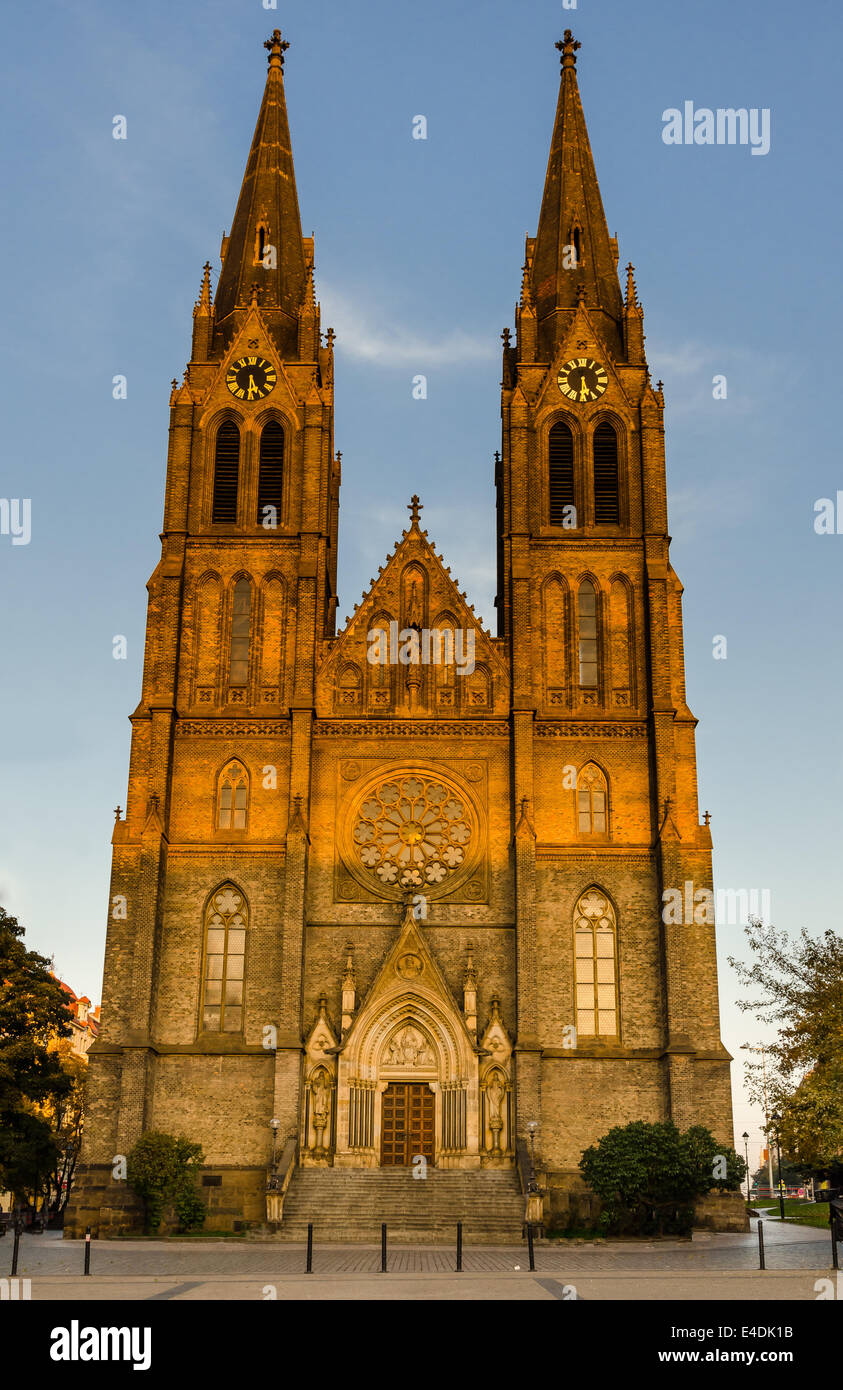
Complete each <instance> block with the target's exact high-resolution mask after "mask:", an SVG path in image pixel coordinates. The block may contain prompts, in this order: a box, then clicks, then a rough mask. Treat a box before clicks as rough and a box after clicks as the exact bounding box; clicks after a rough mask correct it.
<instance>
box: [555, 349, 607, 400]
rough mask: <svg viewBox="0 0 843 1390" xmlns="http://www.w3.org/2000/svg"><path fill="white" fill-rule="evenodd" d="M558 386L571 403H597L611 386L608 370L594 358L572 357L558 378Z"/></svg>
mask: <svg viewBox="0 0 843 1390" xmlns="http://www.w3.org/2000/svg"><path fill="white" fill-rule="evenodd" d="M556 385H557V386H558V387H559V390H560V391H561V392H562V395H563V396H567V398H568V400H569V401H580V402H583V403H585V402H587V401H596V400H598V399H599V398H600V397H601V396H602V395H603V392H604V391H605V390H606V387H607V386H608V385H609V378H608V376H607V375H606V368H605V367H603V366H602V365H601V364H600V363H599V362H595V361H594V358H593V357H572V358H571V361H570V362H566V363H565V365H564V367H563V368H562V369H561V371H560V373H559V375H558V377H557V378H556Z"/></svg>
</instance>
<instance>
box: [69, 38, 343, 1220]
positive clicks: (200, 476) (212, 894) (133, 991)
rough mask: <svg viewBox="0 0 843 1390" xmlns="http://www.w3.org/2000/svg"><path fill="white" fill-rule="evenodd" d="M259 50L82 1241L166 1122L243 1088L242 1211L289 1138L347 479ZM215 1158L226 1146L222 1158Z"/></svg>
mask: <svg viewBox="0 0 843 1390" xmlns="http://www.w3.org/2000/svg"><path fill="white" fill-rule="evenodd" d="M265 46H266V48H267V50H268V55H269V57H268V65H269V70H268V73H267V77H266V86H265V90H264V94H263V100H262V102H261V107H260V112H259V115H258V120H257V125H256V127H255V132H254V136H253V139H252V145H251V150H250V153H249V158H248V163H247V165H246V171H245V174H244V177H243V184H242V188H241V190H240V196H239V199H238V202H237V209H236V212H235V214H234V221H233V223H232V224H231V230H230V232H229V233H228V235H225V236H223V239H222V246H221V253H220V254H221V262H222V265H221V269H220V274H219V280H218V283H217V287H216V294H215V295H213V296H212V292H211V267H210V264H208V263H206V265H205V268H204V274H203V277H202V283H201V290H200V294H199V298H198V301H197V303H196V305H195V308H194V311H193V334H192V346H191V356H190V361H189V362H188V364H187V368H186V370H185V373H184V379H183V381H182V383H181V385H179V384H178V383H177V382H176V381H174V382H173V386H172V392H171V395H170V428H169V447H168V454H167V478H166V492H165V502H164V525H163V531H162V535H161V560H160V562H159V564H158V566H157V568H156V570H155V572H154V573H153V575H152V577H151V579H150V581H149V584H148V586H147V587H148V590H149V603H148V617H147V630H146V648H145V657H144V669H143V687H142V694H141V699H140V703H139V704H138V706H137V708H136V710H135V711H134V713H133V715H132V716H131V723H132V747H131V762H130V772H129V787H128V798H127V809H126V816H125V819H119V818H118V821H117V823H116V825H115V827H114V833H113V866H112V879H111V889H110V906H109V919H108V934H107V942H106V962H105V977H104V985H103V994H104V1016H105V1022H104V1027H103V1029H102V1032H101V1035H100V1037H101V1044H102V1045H101V1047H100V1049H99V1051H98V1052H97V1053H95V1054H94V1055H93V1056H92V1057H91V1059H90V1063H91V1070H90V1082H89V1097H90V1104H91V1108H92V1115H93V1122H92V1125H91V1127H90V1132H89V1134H88V1136H87V1140H86V1152H85V1155H84V1164H83V1168H82V1171H81V1172H80V1175H79V1180H78V1182H77V1185H76V1189H75V1192H74V1199H73V1211H74V1212H76V1214H77V1215H76V1218H74V1219H76V1220H77V1224H78V1223H81V1224H82V1225H83V1226H84V1224H85V1223H84V1217H83V1215H80V1214H79V1213H82V1212H83V1211H84V1210H85V1209H87V1211H88V1219H90V1214H91V1212H92V1211H93V1210H97V1211H99V1210H100V1209H102V1207H103V1206H105V1207H106V1208H108V1207H109V1206H111V1205H113V1206H114V1208H115V1209H117V1208H119V1207H120V1206H121V1203H124V1202H125V1201H127V1200H128V1198H126V1197H125V1184H124V1185H123V1188H122V1189H121V1188H119V1186H118V1185H115V1183H114V1182H113V1181H112V1179H111V1178H110V1176H109V1172H108V1163H109V1162H110V1158H111V1155H113V1154H114V1153H123V1154H125V1153H128V1151H129V1149H130V1148H131V1146H132V1144H133V1143H134V1142H135V1141H136V1140H137V1138H138V1137H139V1136H140V1134H141V1133H142V1132H143V1131H144V1130H147V1129H149V1128H150V1127H152V1126H153V1125H154V1124H157V1125H158V1127H160V1128H164V1129H168V1128H179V1127H180V1129H181V1130H184V1128H185V1127H186V1126H187V1125H188V1123H190V1122H191V1120H193V1121H194V1122H195V1124H198V1123H199V1121H198V1116H200V1115H203V1116H204V1115H209V1116H214V1115H217V1117H218V1114H219V1107H220V1104H221V1098H222V1096H223V1095H224V1096H225V1097H226V1101H225V1104H226V1106H227V1105H229V1104H230V1097H231V1096H232V1095H234V1094H236V1093H238V1092H239V1091H240V1088H243V1094H247V1095H253V1096H257V1097H260V1098H261V1100H260V1105H259V1107H251V1108H250V1107H247V1112H248V1113H244V1115H243V1116H241V1117H240V1120H239V1121H238V1131H239V1138H238V1141H237V1155H236V1156H237V1160H238V1162H239V1164H240V1168H241V1169H242V1170H243V1173H247V1172H248V1171H249V1170H250V1166H251V1168H253V1169H254V1170H255V1171H256V1172H258V1177H256V1178H255V1179H254V1182H255V1184H256V1190H255V1192H251V1191H250V1190H246V1189H245V1188H244V1190H243V1192H242V1193H241V1194H240V1198H238V1200H241V1205H242V1210H244V1211H250V1210H251V1209H252V1208H254V1211H255V1213H256V1214H257V1213H262V1212H263V1183H264V1169H265V1166H266V1163H267V1144H268V1136H269V1130H268V1128H267V1124H266V1117H267V1116H269V1115H272V1116H275V1117H277V1118H278V1119H279V1122H280V1124H281V1126H282V1136H283V1134H285V1133H287V1132H289V1131H292V1130H294V1129H295V1128H296V1126H297V1121H298V1084H299V1082H298V1075H299V1065H300V1053H301V1029H302V1025H301V964H302V940H303V922H304V897H305V886H304V885H305V872H306V869H305V865H306V855H307V845H308V836H307V829H306V825H307V819H308V815H309V797H310V732H311V724H312V719H313V708H314V676H315V670H316V666H317V661H318V657H319V656H320V655H321V653H322V646H323V644H324V642H325V641H326V640H328V639H330V638H331V637H332V636H333V634H334V630H335V609H336V575H337V523H338V510H339V486H340V466H339V455H337V456H336V457H335V455H334V449H333V416H334V391H333V380H334V376H333V332H332V330H330V329H329V330H328V333H327V337H326V339H325V340H324V341H323V335H322V333H321V331H320V309H319V305H318V303H317V301H316V295H315V291H314V243H313V239H312V238H309V237H303V236H302V230H301V221H300V217H299V207H298V197H297V193H296V183H295V174H294V170H293V157H292V148H291V141H290V131H289V124H288V118H287V106H286V100H285V94H284V73H283V69H284V55H285V52H286V50H287V48H288V46H289V45H288V44H287V42H286V40H283V39H282V37H281V33H280V31H279V30H277V29H276V30H275V32H274V33H273V34H272V36H271V38H270V39H269V40H268V41H267V43H266V45H265ZM198 923H201V924H202V925H201V926H199V927H198V929H197V924H198ZM249 971H251V972H252V974H253V976H254V978H255V985H254V986H251V985H249V988H248V990H247V989H245V988H244V980H246V979H247V977H248V972H249ZM247 1004H248V1008H247ZM267 1030H268V1031H267ZM182 1054H189V1057H190V1058H192V1062H191V1061H185V1058H184V1057H183V1056H182ZM179 1058H180V1059H181V1060H180V1062H179V1066H178V1067H177V1059H179ZM191 1067H193V1068H197V1069H198V1070H196V1071H195V1072H194V1074H193V1076H194V1079H193V1081H191V1080H190V1079H189V1078H188V1071H189V1070H190V1068H191ZM214 1076H218V1077H219V1086H220V1087H221V1088H223V1089H221V1090H220V1093H219V1095H218V1096H217V1097H215V1096H214V1094H213V1091H214V1086H215V1084H216V1083H215V1082H214V1080H213V1078H214ZM258 1110H260V1114H259V1115H258ZM214 1132H215V1134H216V1135H221V1131H220V1129H219V1124H218V1122H216V1121H215V1122H214ZM225 1151H226V1142H225V1141H224V1140H221V1142H218V1143H216V1145H215V1149H214V1152H215V1159H214V1161H216V1162H221V1161H224V1154H225ZM248 1181H251V1180H250V1179H247V1178H246V1177H243V1176H241V1177H239V1178H238V1179H237V1182H239V1183H241V1185H242V1184H243V1183H246V1184H247V1185H248ZM97 1219H98V1220H99V1219H100V1218H99V1216H98V1217H97Z"/></svg>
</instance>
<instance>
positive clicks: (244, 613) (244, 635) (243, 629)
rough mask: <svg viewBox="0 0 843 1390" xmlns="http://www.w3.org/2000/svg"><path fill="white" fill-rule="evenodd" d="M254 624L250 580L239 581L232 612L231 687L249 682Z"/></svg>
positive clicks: (235, 590)
mask: <svg viewBox="0 0 843 1390" xmlns="http://www.w3.org/2000/svg"><path fill="white" fill-rule="evenodd" d="M251 623H252V586H251V584H250V583H249V581H248V579H238V581H237V583H236V584H235V586H234V601H233V603H232V610H231V649H230V659H229V673H228V683H229V685H235V686H243V685H247V684H248V682H249V636H250V631H251Z"/></svg>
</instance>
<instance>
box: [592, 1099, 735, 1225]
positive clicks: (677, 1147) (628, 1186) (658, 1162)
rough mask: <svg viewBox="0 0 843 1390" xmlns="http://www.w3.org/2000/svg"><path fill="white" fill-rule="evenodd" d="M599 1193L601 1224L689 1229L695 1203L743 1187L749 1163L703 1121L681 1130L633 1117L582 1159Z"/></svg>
mask: <svg viewBox="0 0 843 1390" xmlns="http://www.w3.org/2000/svg"><path fill="white" fill-rule="evenodd" d="M579 1166H580V1169H581V1171H582V1174H583V1177H584V1178H585V1180H586V1182H587V1183H588V1185H589V1187H590V1188H591V1189H592V1191H593V1192H595V1193H596V1194H597V1196H598V1197H599V1198H600V1200H601V1203H602V1206H603V1210H602V1212H601V1216H600V1225H601V1228H602V1229H605V1230H610V1231H613V1232H616V1233H619V1234H624V1233H628V1234H635V1235H648V1234H652V1233H655V1234H658V1235H662V1234H664V1233H665V1232H668V1231H670V1232H676V1233H680V1234H682V1233H686V1232H688V1231H690V1229H691V1226H692V1224H693V1219H694V1203H695V1201H696V1199H697V1198H698V1197H701V1196H703V1194H704V1193H706V1192H708V1191H710V1189H711V1188H712V1187H720V1188H726V1189H731V1188H738V1187H739V1186H740V1183H741V1180H742V1178H743V1176H744V1173H745V1171H746V1165H745V1163H744V1161H743V1159H742V1158H741V1157H740V1155H739V1154H737V1153H736V1152H735V1150H734V1149H731V1148H728V1147H726V1146H724V1145H720V1144H718V1143H717V1141H716V1139H715V1138H714V1136H713V1134H711V1133H710V1131H709V1130H707V1129H705V1128H704V1127H703V1126H702V1125H695V1126H694V1127H693V1128H692V1129H689V1130H687V1131H686V1133H685V1134H680V1132H679V1130H678V1129H677V1127H676V1125H675V1124H674V1123H673V1121H672V1120H667V1121H665V1122H663V1123H658V1124H648V1123H647V1122H646V1121H644V1120H633V1121H632V1123H631V1124H628V1125H619V1126H617V1127H616V1128H615V1129H611V1130H609V1132H608V1134H605V1135H604V1136H603V1138H602V1139H601V1140H600V1141H599V1142H598V1143H597V1144H593V1145H592V1146H591V1148H589V1149H586V1151H585V1153H584V1154H583V1156H582V1158H581V1159H580V1165H579Z"/></svg>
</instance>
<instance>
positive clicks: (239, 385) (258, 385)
mask: <svg viewBox="0 0 843 1390" xmlns="http://www.w3.org/2000/svg"><path fill="white" fill-rule="evenodd" d="M277 380H278V377H277V376H276V374H275V368H274V367H273V365H272V363H271V362H267V360H266V358H265V357H238V359H237V361H236V362H232V364H231V366H230V367H229V369H228V371H227V373H226V377H225V384H226V386H227V387H228V389H229V391H230V392H231V394H232V396H236V397H237V399H238V401H262V400H263V398H264V396H268V395H269V393H270V391H271V390H272V389H273V387H274V386H275V383H276V381H277Z"/></svg>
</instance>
